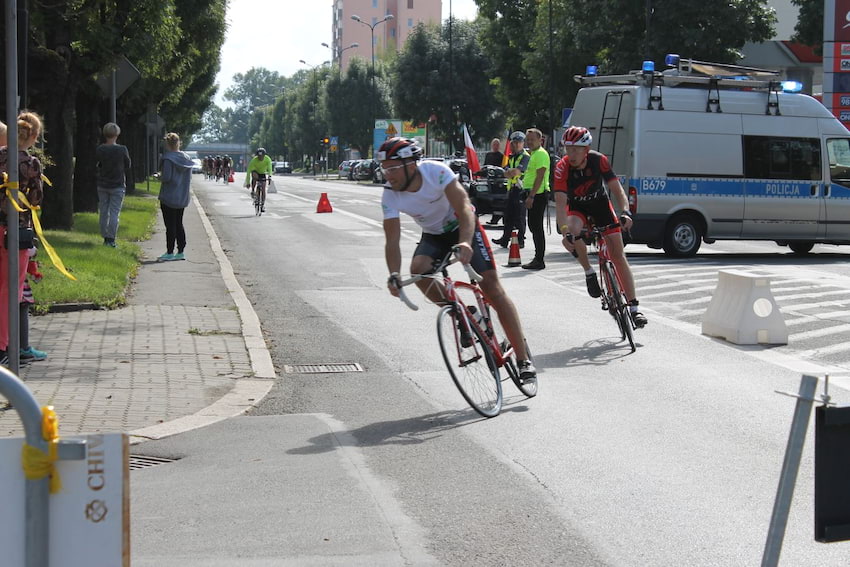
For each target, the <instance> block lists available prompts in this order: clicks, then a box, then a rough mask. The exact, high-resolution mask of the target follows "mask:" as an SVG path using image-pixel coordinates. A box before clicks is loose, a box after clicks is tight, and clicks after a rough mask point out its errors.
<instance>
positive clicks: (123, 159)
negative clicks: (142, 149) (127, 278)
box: [95, 122, 130, 248]
mask: <svg viewBox="0 0 850 567" xmlns="http://www.w3.org/2000/svg"><path fill="white" fill-rule="evenodd" d="M119 134H121V128H119V127H118V124H116V123H114V122H109V123H107V124H106V125H105V126H104V127H103V137H104V138H106V143H105V144H101V145H99V146H98V147H97V149H96V150H95V157H96V158H97V200H98V207H97V208H98V212H99V213H100V235H101V236H102V237H103V244H104V246H112V247H113V248H115V235H116V234H118V220H119V219H118V217H119V216H120V215H121V207H122V205H123V204H124V193H125V192H126V190H127V180H126V175H125V172H126V171H127V170H128V169H130V152H128V151H127V146H122V145H121V144H116V143H115V141H116V140H117V139H118V135H119Z"/></svg>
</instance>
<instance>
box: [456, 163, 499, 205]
mask: <svg viewBox="0 0 850 567" xmlns="http://www.w3.org/2000/svg"><path fill="white" fill-rule="evenodd" d="M464 187H466V190H467V192H468V193H469V200H470V201H472V204H473V206H474V207H475V212H476V214H479V215H484V214H488V213H490V214H493V215H501V214H504V212H505V208H506V205H507V202H508V180H507V179H506V178H505V170H504V169H502V168H501V167H498V166H495V165H485V166H484V167H482V168H481V171H479V172H477V175H475V176H474V178H473V180H472V182H471V183H469V184H468V185H467V184H464Z"/></svg>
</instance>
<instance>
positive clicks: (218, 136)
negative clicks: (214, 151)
mask: <svg viewBox="0 0 850 567" xmlns="http://www.w3.org/2000/svg"><path fill="white" fill-rule="evenodd" d="M226 116H227V115H226V114H225V112H224V109H222V108H221V107H220V106H219V105H217V104H215V103H213V104H212V105H210V107H209V108H208V109H207V111H206V112H205V113H204V116H203V118H202V120H201V129H200V131H198V132H197V134H196V135H195V136H194V139H195V140H197V141H199V142H201V143H204V144H210V143H214V142H219V141H223V140H224V139H225V132H224V125H225V119H226Z"/></svg>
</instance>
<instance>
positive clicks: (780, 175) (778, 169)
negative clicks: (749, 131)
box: [744, 136, 822, 181]
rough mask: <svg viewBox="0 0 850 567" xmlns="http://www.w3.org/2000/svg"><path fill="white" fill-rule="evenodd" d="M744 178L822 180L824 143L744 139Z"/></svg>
mask: <svg viewBox="0 0 850 567" xmlns="http://www.w3.org/2000/svg"><path fill="white" fill-rule="evenodd" d="M744 177H748V178H751V179H796V180H800V181H815V180H820V179H821V177H822V173H821V155H820V140H818V139H817V138H780V137H778V136H744Z"/></svg>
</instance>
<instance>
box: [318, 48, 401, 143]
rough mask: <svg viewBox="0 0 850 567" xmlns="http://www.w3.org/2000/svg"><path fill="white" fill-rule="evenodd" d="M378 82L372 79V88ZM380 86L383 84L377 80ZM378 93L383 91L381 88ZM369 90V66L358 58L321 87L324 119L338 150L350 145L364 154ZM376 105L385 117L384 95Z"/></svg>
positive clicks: (369, 132) (369, 133)
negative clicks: (338, 146)
mask: <svg viewBox="0 0 850 567" xmlns="http://www.w3.org/2000/svg"><path fill="white" fill-rule="evenodd" d="M378 84H379V82H378V81H377V80H376V85H378ZM380 85H384V86H385V85H386V82H385V81H380ZM381 91H382V92H386V91H385V89H384V88H382V89H381ZM373 98H374V97H373V91H372V83H371V76H370V71H369V65H368V64H367V63H366V62H365V61H364V60H362V59H360V58H356V57H355V58H354V59H352V60H351V64H350V65H349V66H348V69H347V70H346V72H345V75H342V74H341V73H339V72H336V73H332V74H331V75H330V76H329V77H328V80H327V83H326V84H325V90H324V93H323V94H322V101H321V102H322V108H323V111H324V119H325V122H326V123H327V124H328V128H329V130H330V131H329V134H331V135H334V136H338V137H339V141H340V145H341V146H342V147H346V146H350V147H352V148H356V149H357V150H359V151H360V152H361V155H366V154H365V151H366V148H368V147H369V146H370V145H371V143H372V127H373V126H372V104H373V103H375V101H374V100H373ZM380 98H381V100H380V102H381V104H379V105H377V108H378V109H379V110H376V112H378V116H379V117H386V116H387V114H388V112H387V105H386V99H385V96H381V97H380Z"/></svg>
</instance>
